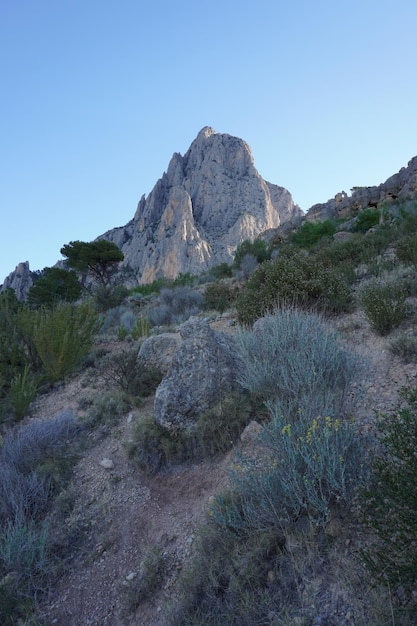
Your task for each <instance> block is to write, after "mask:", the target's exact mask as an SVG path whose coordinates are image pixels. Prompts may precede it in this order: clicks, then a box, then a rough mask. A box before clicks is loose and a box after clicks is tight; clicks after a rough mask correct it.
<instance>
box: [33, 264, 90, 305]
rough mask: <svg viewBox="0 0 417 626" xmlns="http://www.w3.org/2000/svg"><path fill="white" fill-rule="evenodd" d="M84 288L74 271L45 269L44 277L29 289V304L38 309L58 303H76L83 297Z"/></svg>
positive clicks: (57, 268)
mask: <svg viewBox="0 0 417 626" xmlns="http://www.w3.org/2000/svg"><path fill="white" fill-rule="evenodd" d="M81 292H82V287H81V284H80V282H79V280H78V278H77V274H76V273H75V272H74V271H73V270H69V271H68V270H64V269H62V268H59V267H45V269H44V270H43V272H42V275H41V276H40V277H39V278H38V279H37V281H36V282H35V283H34V284H33V285H32V287H31V288H30V289H29V293H28V304H29V306H32V307H38V306H41V305H42V304H46V305H47V306H52V305H53V304H56V302H58V301H65V302H75V300H78V298H79V297H80V296H81Z"/></svg>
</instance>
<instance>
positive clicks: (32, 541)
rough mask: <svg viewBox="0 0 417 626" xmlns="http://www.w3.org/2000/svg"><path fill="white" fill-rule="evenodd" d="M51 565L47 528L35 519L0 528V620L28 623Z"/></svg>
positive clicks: (9, 623)
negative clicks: (36, 522)
mask: <svg viewBox="0 0 417 626" xmlns="http://www.w3.org/2000/svg"><path fill="white" fill-rule="evenodd" d="M49 567H50V554H49V547H48V530H47V527H46V526H45V525H44V526H42V525H41V526H36V525H35V524H34V523H33V522H19V523H12V522H8V523H7V524H6V525H5V527H4V528H3V529H2V531H1V532H0V576H3V578H2V579H1V580H0V621H1V624H3V625H4V626H15V625H16V624H23V623H28V622H27V621H26V618H28V616H29V615H30V613H31V612H32V610H33V604H34V600H35V599H36V597H37V595H38V594H39V592H41V591H43V589H44V586H45V580H46V578H47V575H48V570H49Z"/></svg>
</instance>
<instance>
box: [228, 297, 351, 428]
mask: <svg viewBox="0 0 417 626" xmlns="http://www.w3.org/2000/svg"><path fill="white" fill-rule="evenodd" d="M237 341H238V344H239V346H240V349H241V352H242V355H243V361H244V364H245V367H244V369H243V371H242V372H241V374H240V380H239V382H240V383H241V385H242V386H243V388H244V389H247V390H248V391H249V392H250V393H251V394H254V395H256V396H258V398H259V399H260V400H261V401H263V402H266V401H271V400H273V401H274V402H275V404H276V407H277V410H279V411H280V412H281V414H282V415H283V416H285V417H286V418H287V416H290V415H293V414H295V413H296V412H297V411H298V410H300V411H302V413H303V414H304V415H307V416H311V417H316V416H317V415H325V414H327V413H328V412H329V411H330V412H331V413H332V414H333V412H334V411H337V410H340V409H341V406H342V404H343V400H344V397H345V393H346V390H347V387H348V385H349V383H350V382H351V380H352V378H353V377H354V376H355V375H356V374H357V373H358V371H359V370H360V367H361V364H360V362H359V361H358V359H357V358H356V357H355V356H354V355H352V354H351V353H349V352H348V351H347V350H346V348H345V347H344V346H343V345H342V342H341V339H340V337H339V336H338V335H337V334H336V333H335V332H334V331H333V330H332V329H331V328H330V326H329V325H328V323H326V321H325V320H324V319H323V318H322V317H321V316H320V315H318V314H315V313H308V312H305V311H300V310H297V309H295V308H284V309H276V310H275V312H274V313H273V314H271V315H267V316H265V317H263V318H261V319H259V320H258V321H257V322H256V324H255V325H254V327H253V329H252V330H241V331H240V333H239V334H238V337H237Z"/></svg>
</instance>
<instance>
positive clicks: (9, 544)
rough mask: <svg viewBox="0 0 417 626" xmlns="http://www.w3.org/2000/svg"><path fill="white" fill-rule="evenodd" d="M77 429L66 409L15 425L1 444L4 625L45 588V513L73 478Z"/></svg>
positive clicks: (48, 555) (0, 608)
mask: <svg viewBox="0 0 417 626" xmlns="http://www.w3.org/2000/svg"><path fill="white" fill-rule="evenodd" d="M77 431H78V424H77V420H76V419H75V417H74V415H73V414H72V413H71V412H69V411H65V412H62V413H60V414H58V415H57V416H56V417H55V418H52V419H50V420H45V421H36V422H35V421H34V422H30V423H29V424H27V425H25V426H21V427H19V428H15V429H14V430H13V431H11V432H10V433H9V434H8V435H7V436H6V437H5V438H4V442H3V445H2V446H1V448H0V622H1V624H5V625H6V624H10V625H15V624H20V623H23V621H21V620H24V619H26V618H29V616H30V614H31V613H32V612H33V605H34V602H35V601H36V599H37V596H38V595H39V594H41V593H43V592H44V590H45V587H47V580H48V578H50V575H51V574H50V572H51V569H50V568H51V561H52V558H53V555H52V550H51V543H50V540H49V532H48V524H47V522H46V520H45V515H46V513H47V511H48V507H49V503H50V501H51V499H52V497H53V496H54V495H55V494H57V493H58V492H59V491H61V490H62V488H63V486H64V484H65V483H66V482H67V480H68V478H69V475H70V471H71V468H72V466H73V463H74V454H75V452H74V448H75V442H74V435H75V434H76V433H77ZM70 442H71V447H70V448H69V444H70ZM24 623H27V622H26V621H25V622H24Z"/></svg>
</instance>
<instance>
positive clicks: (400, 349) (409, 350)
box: [389, 332, 417, 363]
mask: <svg viewBox="0 0 417 626" xmlns="http://www.w3.org/2000/svg"><path fill="white" fill-rule="evenodd" d="M389 349H390V350H391V352H392V353H393V354H395V355H397V356H399V357H400V359H401V360H402V361H404V362H405V363H417V337H416V336H415V335H408V334H407V335H406V334H405V333H401V332H400V333H397V334H396V335H395V336H393V337H392V338H391V340H390V342H389Z"/></svg>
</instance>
